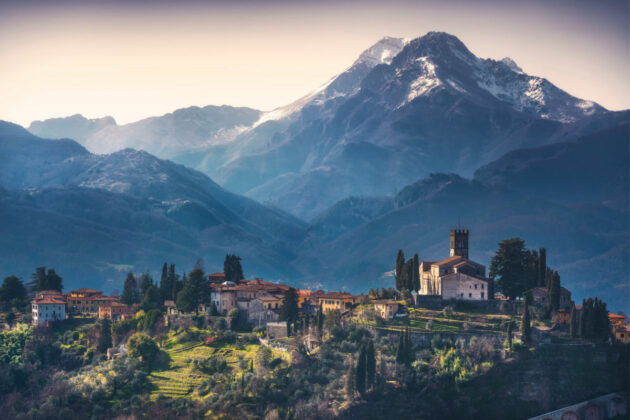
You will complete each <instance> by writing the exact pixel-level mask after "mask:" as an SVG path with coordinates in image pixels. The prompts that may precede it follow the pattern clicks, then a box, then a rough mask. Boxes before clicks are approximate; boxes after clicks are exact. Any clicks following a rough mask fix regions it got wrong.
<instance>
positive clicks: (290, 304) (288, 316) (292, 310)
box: [280, 287, 298, 324]
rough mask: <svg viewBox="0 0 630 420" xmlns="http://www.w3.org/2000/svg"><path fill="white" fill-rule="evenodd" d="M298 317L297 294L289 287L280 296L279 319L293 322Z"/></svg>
mask: <svg viewBox="0 0 630 420" xmlns="http://www.w3.org/2000/svg"><path fill="white" fill-rule="evenodd" d="M297 318H298V295H297V291H296V290H295V289H294V288H293V287H290V288H289V290H287V292H286V293H285V294H284V297H283V298H282V307H281V309H280V320H281V321H287V324H288V323H290V322H291V323H292V322H295V321H296V320H297Z"/></svg>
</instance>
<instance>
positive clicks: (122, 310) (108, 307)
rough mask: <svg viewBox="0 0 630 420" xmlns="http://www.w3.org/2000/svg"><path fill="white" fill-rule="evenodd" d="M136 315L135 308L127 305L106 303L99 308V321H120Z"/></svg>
mask: <svg viewBox="0 0 630 420" xmlns="http://www.w3.org/2000/svg"><path fill="white" fill-rule="evenodd" d="M135 315H136V310H135V309H134V307H133V306H130V305H125V304H124V303H120V302H109V303H104V304H102V305H100V306H99V308H98V318H99V319H109V320H113V321H118V320H121V319H129V318H133V317H134V316H135Z"/></svg>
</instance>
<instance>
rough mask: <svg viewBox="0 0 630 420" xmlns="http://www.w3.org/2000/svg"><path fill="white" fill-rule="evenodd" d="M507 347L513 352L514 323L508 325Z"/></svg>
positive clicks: (510, 322)
mask: <svg viewBox="0 0 630 420" xmlns="http://www.w3.org/2000/svg"><path fill="white" fill-rule="evenodd" d="M507 345H508V349H509V350H512V321H508V325H507Z"/></svg>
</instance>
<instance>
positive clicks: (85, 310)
mask: <svg viewBox="0 0 630 420" xmlns="http://www.w3.org/2000/svg"><path fill="white" fill-rule="evenodd" d="M119 301H120V298H119V297H114V296H103V292H101V291H99V290H94V289H89V288H82V289H77V290H73V291H71V292H70V293H68V294H66V304H67V305H68V311H70V312H80V313H82V314H86V315H95V316H96V315H98V308H99V306H100V305H102V304H104V303H112V302H119Z"/></svg>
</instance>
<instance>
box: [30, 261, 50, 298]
mask: <svg viewBox="0 0 630 420" xmlns="http://www.w3.org/2000/svg"><path fill="white" fill-rule="evenodd" d="M31 279H32V281H31V282H30V283H29V286H31V287H32V288H34V289H35V290H37V291H38V292H41V291H42V290H48V278H47V277H46V267H37V268H36V269H35V272H34V273H33V274H31Z"/></svg>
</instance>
